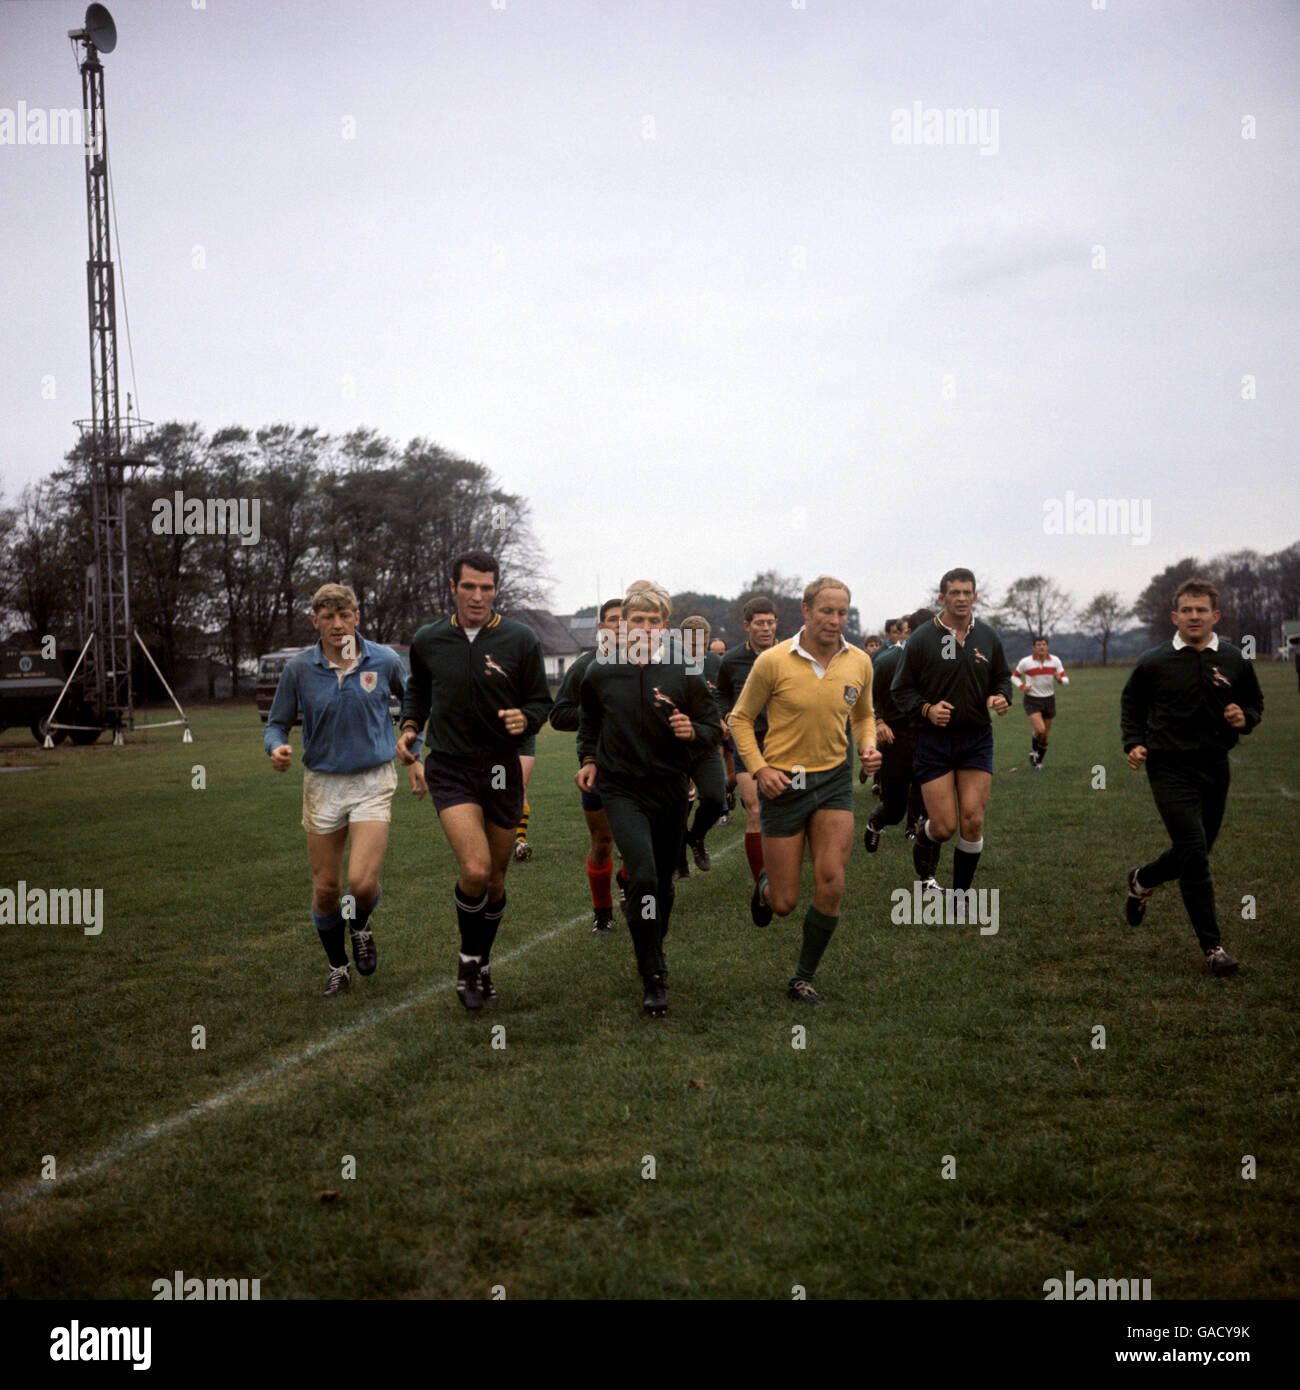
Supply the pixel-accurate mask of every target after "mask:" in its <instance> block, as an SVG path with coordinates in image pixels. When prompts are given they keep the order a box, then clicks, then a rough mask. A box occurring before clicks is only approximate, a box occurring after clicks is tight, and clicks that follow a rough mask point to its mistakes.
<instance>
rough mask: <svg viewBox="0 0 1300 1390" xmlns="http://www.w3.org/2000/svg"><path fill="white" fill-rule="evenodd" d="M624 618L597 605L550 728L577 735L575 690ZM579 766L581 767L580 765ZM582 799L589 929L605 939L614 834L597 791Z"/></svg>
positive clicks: (611, 603) (617, 605)
mask: <svg viewBox="0 0 1300 1390" xmlns="http://www.w3.org/2000/svg"><path fill="white" fill-rule="evenodd" d="M622 618H623V600H622V599H621V598H610V599H606V600H605V602H604V603H602V604H601V605H600V615H599V617H598V618H597V620H596V646H594V647H593V648H592V649H591V651H589V652H583V654H582V655H581V656H580V657H579V658H578V659H577V661H575V662H574V663H573V665H572V666H570V667H569V669H568V670H567V671H566V672H565V673H564V679H563V680H562V681H561V682H560V688H559V690H557V691H556V692H555V703H554V704H553V705H552V706H551V727H552V728H553V729H560V730H562V731H564V732H567V733H576V732H577V729H578V723H579V720H580V717H581V713H582V709H581V706H580V705H579V704H578V688H579V686H580V685H581V684H582V678H583V676H584V675H585V674H586V671H587V667H588V666H590V665H591V663H592V662H593V661H594V660H595V659H596V656H597V654H598V653H601V652H603V653H605V654H606V655H609V654H611V653H614V652H616V651H617V643H618V629H619V623H620V622H621V621H622ZM579 765H580V766H581V764H579ZM579 796H580V797H581V798H582V814H583V816H584V817H585V818H586V821H587V832H588V834H589V835H590V837H591V844H590V846H589V847H588V849H587V886H588V888H589V889H590V891H591V907H592V913H593V917H592V923H591V930H592V932H593V933H594V934H595V935H596V936H604V935H605V934H606V933H607V932H609V931H610V930H612V928H613V925H614V896H613V891H612V886H611V882H610V880H611V879H612V877H613V874H614V860H613V852H614V835H613V832H612V831H611V830H610V828H609V818H608V817H607V816H606V815H605V803H604V802H603V801H602V800H601V799H600V788H599V787H594V788H592V790H591V791H589V792H587V791H581V790H579Z"/></svg>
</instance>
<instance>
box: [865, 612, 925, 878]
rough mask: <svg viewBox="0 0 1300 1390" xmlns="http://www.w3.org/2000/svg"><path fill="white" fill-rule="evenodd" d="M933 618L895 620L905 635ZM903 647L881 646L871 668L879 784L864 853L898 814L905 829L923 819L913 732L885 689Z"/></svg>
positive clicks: (870, 851)
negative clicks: (879, 757)
mask: <svg viewBox="0 0 1300 1390" xmlns="http://www.w3.org/2000/svg"><path fill="white" fill-rule="evenodd" d="M933 617H934V614H933V613H932V612H931V611H930V609H928V608H918V609H917V610H916V612H915V613H911V614H909V615H908V616H907V617H906V618H900V619H899V620H898V621H899V624H900V627H901V630H902V631H903V632H904V633H905V634H906V633H910V632H911V631H912V630H913V628H914V627H915V628H920V627H924V625H925V624H926V623H928V622H930V621H931V620H932V619H933ZM906 644H907V637H906V636H904V637H903V639H902V641H901V642H900V643H899V644H898V646H895V647H886V648H885V650H884V651H883V652H881V653H880V655H879V656H878V657H877V658H876V660H875V662H874V663H873V665H872V668H871V702H872V706H873V708H874V712H875V716H876V743H877V745H878V747H879V748H880V756H881V759H882V762H881V767H880V774H879V776H878V778H877V781H878V782H879V783H880V804H879V805H878V806H877V807H876V808H875V810H873V811H872V813H871V814H870V815H869V816H868V817H867V828H866V830H865V831H863V835H862V839H863V843H864V844H865V845H866V848H867V853H868V854H875V852H876V850H877V849H878V848H879V847H880V837H881V836H882V835H883V834H884V832H885V829H886V827H887V826H890V825H897V824H898V822H899V821H900V820H902V819H903V816H904V814H906V816H907V823H908V826H909V827H911V826H913V825H915V824H916V822H917V821H919V820H920V819H921V817H922V816H923V815H924V814H925V802H924V800H923V799H922V796H921V788H920V785H919V784H918V783H917V781H916V779H915V778H914V777H913V776H912V759H913V757H914V756H915V753H916V729H915V728H914V727H913V725H912V722H911V720H909V719H907V718H906V717H905V716H904V715H903V712H902V710H900V709H899V708H898V706H897V705H896V704H895V703H894V695H893V691H892V690H891V689H890V685H891V683H892V682H893V679H894V672H895V671H896V670H897V669H898V663H899V662H900V661H901V660H902V659H903V649H904V647H905V646H906Z"/></svg>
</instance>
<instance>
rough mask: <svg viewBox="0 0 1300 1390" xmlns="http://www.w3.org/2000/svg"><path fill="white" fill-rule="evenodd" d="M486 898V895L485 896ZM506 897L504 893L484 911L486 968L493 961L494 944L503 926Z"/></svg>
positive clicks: (484, 956)
mask: <svg viewBox="0 0 1300 1390" xmlns="http://www.w3.org/2000/svg"><path fill="white" fill-rule="evenodd" d="M484 896H485V897H486V894H484ZM505 910H506V895H505V894H504V893H502V894H501V896H500V897H499V898H498V899H497V900H496V902H494V903H488V904H487V906H486V907H485V908H484V909H483V936H484V940H483V964H484V966H485V967H486V965H487V963H488V961H489V960H491V959H492V943H493V942H494V941H495V940H496V939H497V928H498V927H500V925H501V918H502V917H503V916H504V915H505Z"/></svg>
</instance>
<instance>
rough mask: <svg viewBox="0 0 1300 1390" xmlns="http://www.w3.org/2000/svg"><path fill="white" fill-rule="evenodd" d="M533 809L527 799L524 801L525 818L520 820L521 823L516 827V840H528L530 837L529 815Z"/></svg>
mask: <svg viewBox="0 0 1300 1390" xmlns="http://www.w3.org/2000/svg"><path fill="white" fill-rule="evenodd" d="M531 811H532V807H531V806H529V804H528V802H527V801H525V802H524V814H523V818H522V819H521V820H520V822H519V824H518V825H517V826H516V827H515V839H516V840H526V839H527V838H528V817H529V815H530V813H531Z"/></svg>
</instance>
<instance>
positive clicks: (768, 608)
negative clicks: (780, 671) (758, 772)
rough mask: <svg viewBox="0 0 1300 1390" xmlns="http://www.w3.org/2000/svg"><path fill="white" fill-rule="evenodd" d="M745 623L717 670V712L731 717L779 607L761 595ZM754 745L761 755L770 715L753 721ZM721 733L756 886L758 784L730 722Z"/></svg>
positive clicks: (771, 637) (770, 639) (772, 633)
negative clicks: (731, 763)
mask: <svg viewBox="0 0 1300 1390" xmlns="http://www.w3.org/2000/svg"><path fill="white" fill-rule="evenodd" d="M742 613H743V621H744V624H745V640H744V641H743V642H742V643H740V645H739V646H736V647H732V648H730V650H728V651H727V653H726V654H725V655H724V656H723V658H722V664H721V665H720V666H719V667H718V708H719V709H721V710H722V711H724V714H727V715H729V712H730V711H731V710H732V709H734V708H735V706H736V703H737V701H738V700H739V699H740V692H741V691H742V690H743V689H744V688H745V681H746V680H747V679H748V678H749V673H750V671H751V670H752V669H753V666H754V663H755V662H756V661H757V660H758V658H759V657H760V656H761V655H762V653H763V652H765V651H767V650H768V649H769V648H770V647H771V646H772V644H773V643H774V642H775V641H776V604H774V603H773V602H772V600H771V599H770V598H767V597H765V596H764V595H762V594H756V595H755V596H754V597H753V598H751V599H749V600H748V602H747V603H746V604H745V607H744V609H743V610H742ZM753 729H754V742H755V744H756V745H757V747H758V751H759V753H760V754H761V753H762V751H763V740H764V739H765V738H766V737H767V714H766V712H760V713H759V715H758V716H757V718H756V719H755V720H754V725H753ZM722 732H723V736H724V738H725V740H726V744H727V745H728V746H729V747H730V750H731V752H732V754H733V756H734V758H735V768H736V782H737V784H738V785H739V787H740V801H741V805H742V806H743V807H744V808H745V858H746V860H747V861H748V862H749V872H750V873H751V874H752V875H753V877H754V882H755V883H757V882H758V879H759V875H760V874H761V873H762V872H763V836H762V828H761V826H760V823H759V814H758V784H757V783H756V782H755V781H754V777H753V774H752V773H750V772H747V771H746V770H745V764H744V762H743V760H742V759H741V757H740V755H739V753H738V752H737V751H736V745H735V742H734V740H733V739H732V737H731V728H730V724H729V722H728V718H727V717H724V719H723V722H722Z"/></svg>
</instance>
